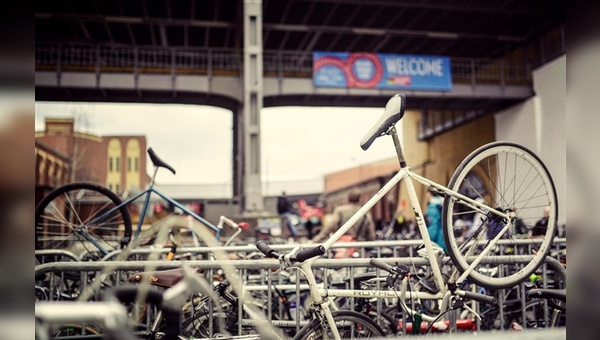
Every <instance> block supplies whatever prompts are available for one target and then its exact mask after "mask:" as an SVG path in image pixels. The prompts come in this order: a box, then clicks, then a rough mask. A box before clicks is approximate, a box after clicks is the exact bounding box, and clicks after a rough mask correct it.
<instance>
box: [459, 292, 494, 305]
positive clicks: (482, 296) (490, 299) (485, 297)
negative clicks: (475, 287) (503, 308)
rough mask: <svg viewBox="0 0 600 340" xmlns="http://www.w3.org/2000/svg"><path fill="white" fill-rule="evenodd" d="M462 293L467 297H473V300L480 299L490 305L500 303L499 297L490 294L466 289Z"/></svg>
mask: <svg viewBox="0 0 600 340" xmlns="http://www.w3.org/2000/svg"><path fill="white" fill-rule="evenodd" d="M461 295H463V297H465V298H466V299H471V300H475V301H479V302H482V303H487V304H488V305H495V304H497V303H498V299H496V298H495V297H493V296H489V295H485V294H479V293H473V292H467V291H465V292H464V293H463V294H461Z"/></svg>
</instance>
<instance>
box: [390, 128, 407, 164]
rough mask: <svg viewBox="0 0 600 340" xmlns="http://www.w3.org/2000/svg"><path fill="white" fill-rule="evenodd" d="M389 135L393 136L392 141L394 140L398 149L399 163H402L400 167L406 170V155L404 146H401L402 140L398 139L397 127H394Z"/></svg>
mask: <svg viewBox="0 0 600 340" xmlns="http://www.w3.org/2000/svg"><path fill="white" fill-rule="evenodd" d="M388 134H390V135H391V136H392V139H393V140H394V146H395V148H396V155H398V162H400V167H401V168H406V160H404V153H403V152H402V145H401V144H400V139H399V138H398V133H397V132H396V127H395V126H392V127H391V128H390V130H389V132H388Z"/></svg>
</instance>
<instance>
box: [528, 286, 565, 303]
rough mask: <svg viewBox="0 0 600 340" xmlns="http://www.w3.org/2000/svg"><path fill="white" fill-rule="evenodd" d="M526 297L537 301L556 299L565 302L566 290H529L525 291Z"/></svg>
mask: <svg viewBox="0 0 600 340" xmlns="http://www.w3.org/2000/svg"><path fill="white" fill-rule="evenodd" d="M527 297H530V298H531V297H533V298H539V299H557V300H560V301H563V302H566V301H567V290H566V289H531V290H529V291H527Z"/></svg>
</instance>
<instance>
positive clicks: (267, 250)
mask: <svg viewBox="0 0 600 340" xmlns="http://www.w3.org/2000/svg"><path fill="white" fill-rule="evenodd" d="M256 248H257V249H258V250H259V251H260V252H261V253H263V254H265V256H266V257H270V258H273V259H278V258H279V257H281V254H279V253H278V252H277V251H275V250H274V249H273V248H271V247H269V245H268V244H266V243H265V242H264V241H258V242H257V243H256ZM323 254H325V247H323V246H322V245H318V246H316V247H314V248H310V249H305V250H302V251H300V252H298V254H296V256H291V257H290V261H292V262H304V261H306V260H308V259H310V258H313V257H317V256H321V255H323Z"/></svg>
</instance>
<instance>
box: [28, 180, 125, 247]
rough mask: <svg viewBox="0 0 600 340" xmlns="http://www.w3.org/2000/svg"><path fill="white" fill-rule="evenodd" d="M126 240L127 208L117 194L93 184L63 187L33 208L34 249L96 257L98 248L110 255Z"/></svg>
mask: <svg viewBox="0 0 600 340" xmlns="http://www.w3.org/2000/svg"><path fill="white" fill-rule="evenodd" d="M116 207H119V208H116ZM109 212H110V213H109ZM130 237H131V218H130V216H129V212H128V211H127V208H126V207H125V206H124V205H122V202H121V199H120V198H119V197H118V196H117V195H115V194H114V193H113V192H112V191H110V190H108V189H107V188H105V187H102V186H100V185H97V184H92V183H73V184H67V185H64V186H62V187H59V188H57V189H55V190H53V191H52V192H50V193H49V194H48V195H47V196H46V197H44V198H43V199H42V200H41V201H40V203H39V204H38V205H37V207H36V208H35V249H67V250H70V251H72V252H73V253H75V254H81V253H82V252H84V251H87V252H88V254H90V253H92V254H94V253H95V254H98V253H99V252H100V249H99V247H98V246H100V247H101V248H102V249H104V250H105V251H108V252H110V251H112V250H116V249H119V248H120V247H121V245H122V244H123V245H126V244H127V243H128V240H129V239H130ZM100 253H102V252H100ZM100 255H105V254H100Z"/></svg>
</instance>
